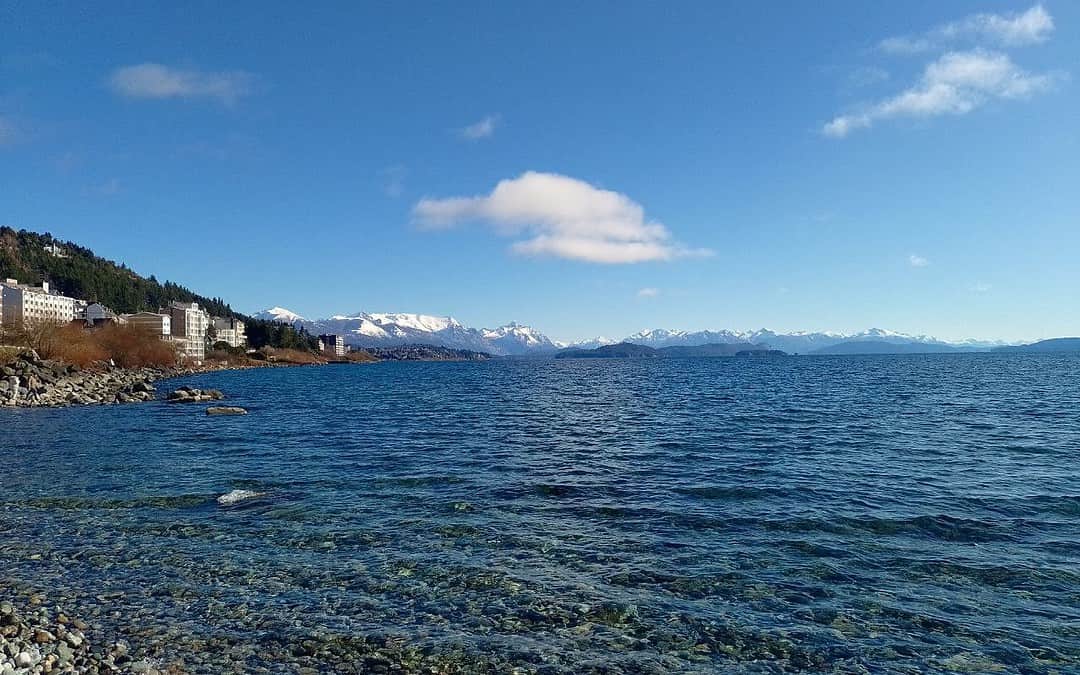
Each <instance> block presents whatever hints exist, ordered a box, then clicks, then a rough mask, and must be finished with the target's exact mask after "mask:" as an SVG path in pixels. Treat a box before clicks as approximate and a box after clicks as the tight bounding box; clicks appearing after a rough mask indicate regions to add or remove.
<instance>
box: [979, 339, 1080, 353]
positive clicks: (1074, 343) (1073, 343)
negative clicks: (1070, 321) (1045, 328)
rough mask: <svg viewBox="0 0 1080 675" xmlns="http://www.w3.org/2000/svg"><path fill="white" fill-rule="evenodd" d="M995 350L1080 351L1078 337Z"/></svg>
mask: <svg viewBox="0 0 1080 675" xmlns="http://www.w3.org/2000/svg"><path fill="white" fill-rule="evenodd" d="M994 351H995V352H1025V353H1056V352H1080V337H1063V338H1053V339H1050V340H1040V341H1039V342H1033V343H1031V344H1028V345H1013V346H1009V347H998V348H997V349H995V350H994Z"/></svg>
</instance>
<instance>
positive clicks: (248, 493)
mask: <svg viewBox="0 0 1080 675" xmlns="http://www.w3.org/2000/svg"><path fill="white" fill-rule="evenodd" d="M264 494H266V493H265V492H255V491H254V490H233V491H232V492H226V493H225V494H223V495H221V496H220V497H218V498H217V503H218V504H221V505H222V506H229V505H231V504H236V503H237V502H242V501H244V500H245V499H253V498H255V497H261V496H263V495H264Z"/></svg>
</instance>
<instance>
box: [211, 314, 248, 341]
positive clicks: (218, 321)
mask: <svg viewBox="0 0 1080 675" xmlns="http://www.w3.org/2000/svg"><path fill="white" fill-rule="evenodd" d="M214 333H215V337H214V342H224V343H226V344H227V345H229V346H230V347H243V346H244V345H246V344H247V333H246V332H245V330H244V322H243V321H237V320H236V319H230V318H224V317H220V316H215V317H214Z"/></svg>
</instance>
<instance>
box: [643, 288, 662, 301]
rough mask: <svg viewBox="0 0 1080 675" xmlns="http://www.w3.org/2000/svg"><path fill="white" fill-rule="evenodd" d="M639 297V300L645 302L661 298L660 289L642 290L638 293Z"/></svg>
mask: <svg viewBox="0 0 1080 675" xmlns="http://www.w3.org/2000/svg"><path fill="white" fill-rule="evenodd" d="M637 296H638V297H639V298H641V299H643V300H645V299H648V298H657V297H660V289H659V288H642V289H641V290H639V291H638V292H637Z"/></svg>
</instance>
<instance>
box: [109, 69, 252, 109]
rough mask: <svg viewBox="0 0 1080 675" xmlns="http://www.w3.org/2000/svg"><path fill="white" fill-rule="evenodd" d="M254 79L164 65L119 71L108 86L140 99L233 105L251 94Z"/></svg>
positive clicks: (233, 72)
mask: <svg viewBox="0 0 1080 675" xmlns="http://www.w3.org/2000/svg"><path fill="white" fill-rule="evenodd" d="M253 81H254V77H253V76H252V75H251V74H250V73H247V72H244V71H242V70H229V71H217V72H213V71H200V70H193V69H185V68H174V67H171V66H166V65H162V64H160V63H140V64H137V65H132V66H123V67H121V68H117V69H116V70H114V71H113V72H112V74H110V75H109V77H108V80H107V84H108V86H109V88H110V89H112V90H113V91H114V92H115V93H117V94H119V95H121V96H124V97H127V98H136V99H173V98H178V99H197V98H206V99H217V100H218V101H220V102H222V103H224V104H226V105H231V104H233V103H235V102H236V100H237V99H239V98H240V97H242V96H246V95H247V94H250V93H251V88H252V83H253Z"/></svg>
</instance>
